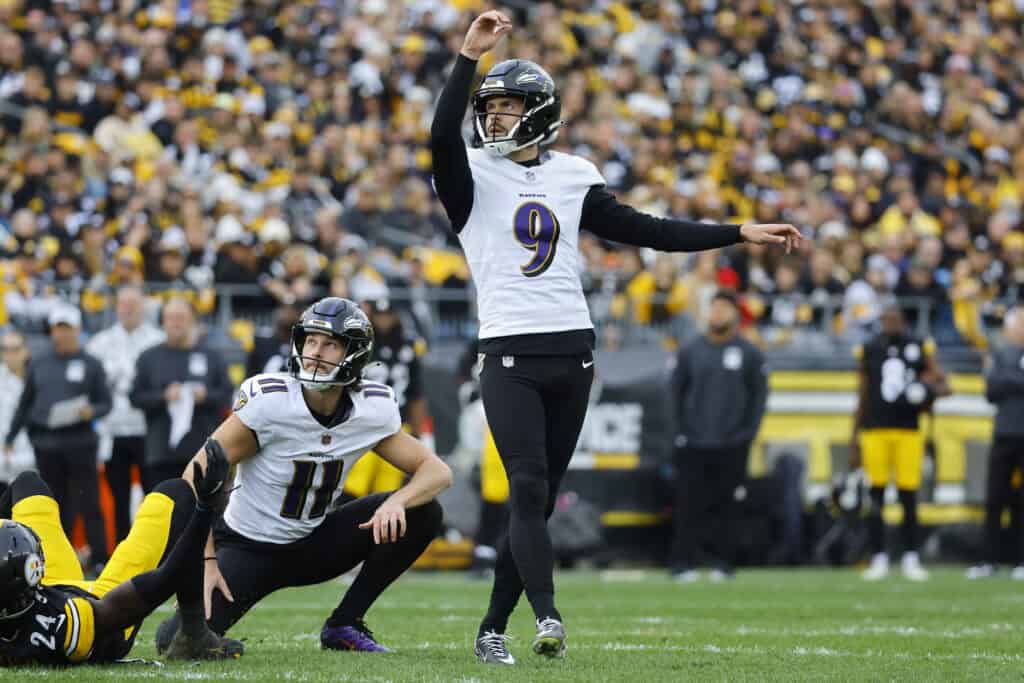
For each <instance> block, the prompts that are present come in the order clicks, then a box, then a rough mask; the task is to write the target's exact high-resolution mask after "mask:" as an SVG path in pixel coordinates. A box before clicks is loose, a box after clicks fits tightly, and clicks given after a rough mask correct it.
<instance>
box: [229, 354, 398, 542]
mask: <svg viewBox="0 0 1024 683" xmlns="http://www.w3.org/2000/svg"><path fill="white" fill-rule="evenodd" d="M349 395H350V396H351V398H352V411H351V414H350V416H349V418H348V419H347V420H345V421H343V422H342V423H341V424H338V425H335V426H334V427H330V428H328V427H324V426H323V425H322V424H320V422H318V421H317V420H316V418H314V417H313V415H312V413H311V412H310V410H309V407H308V406H307V405H306V400H305V399H304V398H303V396H302V384H301V382H300V380H298V379H296V378H294V377H292V376H291V375H288V374H284V373H274V374H266V375H256V376H255V377H250V378H249V379H247V380H246V381H245V382H243V383H242V387H241V389H239V392H238V396H237V397H236V399H235V404H234V412H235V415H236V416H237V417H238V419H240V420H241V421H242V422H243V423H244V424H245V425H246V426H247V427H248V428H249V429H251V430H252V432H253V434H254V435H255V436H256V439H257V441H258V442H259V451H258V453H257V454H256V455H255V456H254V457H252V458H249V459H247V460H244V461H243V462H240V463H239V464H238V466H237V467H238V469H237V473H236V475H235V486H236V487H237V489H236V490H235V491H234V492H233V493H232V494H231V498H230V500H229V502H228V506H227V509H226V510H225V512H224V521H225V522H227V524H228V526H229V527H231V528H232V529H233V530H235V531H236V532H238V533H240V534H242V535H243V536H246V537H248V538H252V539H259V540H261V541H265V542H268V543H290V542H292V541H296V540H298V539H301V538H304V537H305V536H307V535H309V534H310V533H311V532H312V531H313V530H314V529H316V527H317V526H319V525H320V522H321V521H322V520H323V518H324V516H325V515H326V513H327V511H328V510H330V508H331V505H332V503H333V502H334V499H335V498H336V496H337V495H338V493H339V492H340V491H341V488H342V485H343V484H344V482H345V477H346V476H347V475H348V472H349V471H350V470H351V469H352V466H353V465H354V464H355V462H356V461H357V460H358V459H359V458H360V457H361V456H362V455H363V454H364V453H366V452H367V451H369V450H371V449H373V447H374V446H376V445H377V444H378V443H379V442H380V441H381V440H382V439H384V438H387V437H389V436H391V435H392V434H395V433H396V432H398V431H399V430H400V429H401V428H402V419H401V416H400V415H399V411H398V403H397V402H396V401H395V397H394V393H393V392H392V391H391V389H390V388H388V387H387V386H386V385H383V384H377V383H375V382H365V381H364V382H362V383H361V384H360V387H359V390H354V389H351V388H350V390H349Z"/></svg>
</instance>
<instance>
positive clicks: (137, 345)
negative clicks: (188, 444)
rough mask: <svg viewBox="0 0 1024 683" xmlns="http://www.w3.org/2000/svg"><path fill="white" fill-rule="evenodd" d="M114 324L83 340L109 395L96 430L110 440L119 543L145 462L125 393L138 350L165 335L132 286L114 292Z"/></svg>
mask: <svg viewBox="0 0 1024 683" xmlns="http://www.w3.org/2000/svg"><path fill="white" fill-rule="evenodd" d="M115 310H116V311H117V322H116V323H114V325H112V326H111V327H108V328H107V329H105V330H102V331H100V332H98V333H97V334H96V335H94V336H93V337H92V338H91V339H90V340H89V342H88V343H87V344H86V351H88V352H89V353H91V354H92V355H93V356H95V357H96V358H97V359H98V360H99V361H100V362H101V363H103V370H104V372H105V373H106V376H107V383H108V385H109V387H110V393H111V395H112V397H113V408H112V409H111V411H110V414H109V415H107V417H106V418H105V419H104V420H103V421H102V422H101V424H100V430H101V433H102V434H103V436H105V437H106V439H107V440H109V441H108V443H107V447H108V448H109V451H108V452H107V453H106V454H104V453H102V452H101V453H100V457H101V458H102V459H104V460H106V465H105V468H104V470H105V473H106V475H107V483H108V484H109V485H110V492H111V494H112V495H113V498H114V521H115V525H116V530H117V541H118V542H120V541H121V540H123V539H124V538H125V537H126V536H127V535H128V531H129V530H130V529H131V522H132V520H131V504H132V467H133V466H134V467H137V468H138V470H139V475H140V476H141V474H142V471H143V467H144V465H145V438H144V437H145V435H146V418H145V416H144V415H143V414H142V412H141V411H140V410H138V409H136V408H133V407H132V405H131V401H130V399H129V397H128V394H129V393H130V392H131V389H132V384H133V383H134V381H135V363H136V361H137V360H138V357H139V354H141V353H142V352H143V351H145V350H146V349H148V348H150V347H152V346H156V345H157V344H159V343H161V342H162V341H163V340H164V333H163V332H161V331H160V330H159V329H157V328H156V327H154V326H153V325H150V324H149V323H147V322H146V321H145V320H144V314H145V297H144V295H143V292H142V290H141V289H140V288H139V287H137V286H135V285H123V286H121V287H120V288H119V289H118V290H117V300H116V304H115Z"/></svg>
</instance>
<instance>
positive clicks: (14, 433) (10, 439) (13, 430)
mask: <svg viewBox="0 0 1024 683" xmlns="http://www.w3.org/2000/svg"><path fill="white" fill-rule="evenodd" d="M33 374H34V373H33V366H32V361H29V365H28V368H27V370H26V372H25V387H24V388H23V389H22V390H21V397H20V398H18V407H17V408H15V409H14V415H13V416H12V417H11V424H10V426H9V427H8V428H7V436H6V437H4V444H5V445H7V446H10V445H12V444H13V443H14V440H15V439H16V438H18V432H20V431H21V430H22V428H24V427H25V423H26V422H27V421H28V414H29V410H30V409H31V408H32V403H33V402H34V401H35V396H36V385H35V383H34V382H33V380H32V375H33Z"/></svg>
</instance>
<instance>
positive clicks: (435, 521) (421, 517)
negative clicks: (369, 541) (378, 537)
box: [325, 501, 443, 628]
mask: <svg viewBox="0 0 1024 683" xmlns="http://www.w3.org/2000/svg"><path fill="white" fill-rule="evenodd" d="M405 516H406V532H405V536H403V537H402V538H400V539H399V540H398V541H397V542H396V543H383V544H380V545H373V546H371V548H370V553H369V555H368V556H367V558H366V560H364V561H363V567H362V569H360V570H359V575H358V576H357V577H356V580H355V581H353V582H352V585H351V586H349V589H348V591H347V592H346V593H345V597H343V598H342V599H341V602H340V603H338V606H337V607H336V608H335V609H334V611H333V612H332V613H331V616H329V617H328V618H327V622H326V624H325V626H327V627H329V628H330V627H335V626H348V625H351V624H354V623H355V622H356V621H357V620H361V619H362V618H363V615H365V614H366V612H367V611H368V610H369V609H370V606H371V605H372V604H373V603H374V601H376V600H377V598H378V597H380V594H381V593H383V592H384V589H385V588H387V587H388V586H390V585H391V583H392V582H393V581H394V580H395V579H397V578H398V577H399V576H401V575H402V574H403V573H405V570H407V569H408V568H409V567H411V566H412V563H413V562H415V561H416V558H418V557H419V556H420V555H421V554H423V551H424V550H426V549H427V546H428V545H430V542H431V541H432V540H434V537H435V536H437V533H438V531H440V529H441V520H442V517H443V512H442V511H441V505H440V504H439V503H438V502H437V501H431V502H429V503H427V504H425V505H420V506H418V507H414V508H410V509H408V510H407V511H406V515H405Z"/></svg>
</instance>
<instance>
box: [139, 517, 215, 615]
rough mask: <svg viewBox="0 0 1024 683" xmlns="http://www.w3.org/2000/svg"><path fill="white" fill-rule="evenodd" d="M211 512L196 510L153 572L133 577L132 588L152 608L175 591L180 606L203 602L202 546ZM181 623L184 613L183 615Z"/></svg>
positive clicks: (204, 545) (204, 541)
mask: <svg viewBox="0 0 1024 683" xmlns="http://www.w3.org/2000/svg"><path fill="white" fill-rule="evenodd" d="M212 517H213V512H212V511H210V510H200V509H198V508H197V509H196V510H195V512H193V513H192V519H191V520H190V521H189V523H188V526H187V527H186V528H185V531H184V532H183V533H182V534H181V536H180V537H179V538H178V541H177V543H175V544H174V548H173V549H172V550H171V552H170V553H168V554H167V557H166V559H165V560H164V561H163V563H162V564H161V565H160V566H159V567H157V568H156V569H154V570H153V571H149V572H146V573H145V574H140V575H139V576H136V577H135V578H133V579H132V583H133V584H134V585H135V590H136V591H138V593H139V595H140V596H141V597H142V599H143V600H144V601H145V602H146V603H147V604H148V605H149V607H150V608H151V610H152V609H156V608H157V607H159V606H160V605H162V604H163V603H164V601H166V600H167V599H168V598H170V597H171V596H172V595H174V594H175V593H177V594H178V600H179V602H181V601H182V600H183V598H182V596H183V595H184V602H183V603H182V604H181V606H182V607H183V608H184V606H185V605H186V604H187V605H195V604H198V605H199V606H200V609H201V608H202V604H203V549H204V548H205V547H206V538H207V536H208V535H209V533H210V520H211V518H212ZM182 620H183V624H184V614H182Z"/></svg>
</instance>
